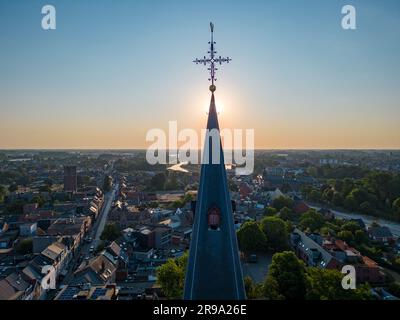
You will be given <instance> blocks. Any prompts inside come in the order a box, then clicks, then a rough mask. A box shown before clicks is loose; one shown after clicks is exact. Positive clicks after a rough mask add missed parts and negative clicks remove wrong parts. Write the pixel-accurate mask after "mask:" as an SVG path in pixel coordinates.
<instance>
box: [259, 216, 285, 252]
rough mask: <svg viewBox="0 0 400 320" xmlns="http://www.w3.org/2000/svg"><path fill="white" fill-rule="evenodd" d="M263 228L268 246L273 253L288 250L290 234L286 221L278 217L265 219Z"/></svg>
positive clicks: (262, 224)
mask: <svg viewBox="0 0 400 320" xmlns="http://www.w3.org/2000/svg"><path fill="white" fill-rule="evenodd" d="M261 228H262V231H263V232H264V234H265V237H266V240H267V241H266V246H267V248H268V249H270V250H271V251H272V252H278V251H282V250H285V249H287V248H288V243H289V232H288V229H287V225H286V223H285V221H283V220H282V219H280V218H278V217H265V218H263V219H262V220H261Z"/></svg>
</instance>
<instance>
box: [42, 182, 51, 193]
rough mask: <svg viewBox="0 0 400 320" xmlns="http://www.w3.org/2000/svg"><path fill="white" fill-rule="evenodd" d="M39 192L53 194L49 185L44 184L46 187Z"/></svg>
mask: <svg viewBox="0 0 400 320" xmlns="http://www.w3.org/2000/svg"><path fill="white" fill-rule="evenodd" d="M39 192H48V193H50V192H51V188H50V186H48V185H47V184H44V185H42V186H40V187H39Z"/></svg>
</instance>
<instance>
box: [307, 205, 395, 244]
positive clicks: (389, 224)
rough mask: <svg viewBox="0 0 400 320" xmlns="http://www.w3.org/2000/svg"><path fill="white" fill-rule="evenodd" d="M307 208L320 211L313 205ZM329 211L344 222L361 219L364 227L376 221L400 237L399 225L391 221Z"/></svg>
mask: <svg viewBox="0 0 400 320" xmlns="http://www.w3.org/2000/svg"><path fill="white" fill-rule="evenodd" d="M309 206H310V207H311V208H315V209H317V210H318V209H320V207H317V206H313V205H309ZM331 211H332V212H333V213H334V214H335V216H337V217H340V218H343V219H346V220H350V219H362V220H363V221H364V223H365V224H366V225H370V224H371V223H372V222H374V221H376V222H377V223H378V224H379V225H381V226H386V227H388V228H389V229H390V231H392V233H393V234H394V235H395V236H397V237H400V223H397V222H392V221H388V220H384V219H378V218H375V217H371V216H366V215H363V214H358V213H349V212H341V211H337V210H333V209H331Z"/></svg>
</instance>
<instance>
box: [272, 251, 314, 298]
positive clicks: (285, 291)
mask: <svg viewBox="0 0 400 320" xmlns="http://www.w3.org/2000/svg"><path fill="white" fill-rule="evenodd" d="M306 289H307V278H306V274H305V266H304V264H303V262H302V261H300V260H299V259H297V257H296V255H295V254H294V253H293V252H292V251H284V252H281V253H276V254H274V256H273V257H272V263H271V265H270V266H269V270H268V275H267V278H266V280H265V283H264V295H265V297H266V298H269V299H271V300H276V299H279V300H280V299H288V300H293V299H296V300H302V299H304V298H305V295H306Z"/></svg>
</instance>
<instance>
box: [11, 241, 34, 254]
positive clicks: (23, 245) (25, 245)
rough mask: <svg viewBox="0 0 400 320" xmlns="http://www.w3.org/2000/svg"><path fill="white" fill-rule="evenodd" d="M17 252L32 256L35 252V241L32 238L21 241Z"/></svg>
mask: <svg viewBox="0 0 400 320" xmlns="http://www.w3.org/2000/svg"><path fill="white" fill-rule="evenodd" d="M15 251H16V252H17V253H18V254H31V253H32V252H33V241H32V239H31V238H28V239H23V240H21V241H20V242H19V243H18V244H17V246H16V248H15Z"/></svg>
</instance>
